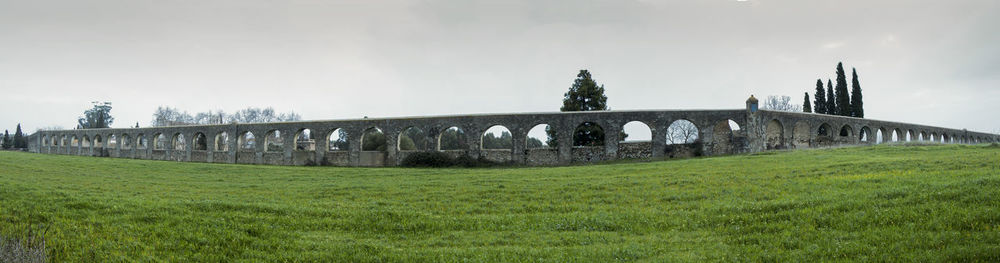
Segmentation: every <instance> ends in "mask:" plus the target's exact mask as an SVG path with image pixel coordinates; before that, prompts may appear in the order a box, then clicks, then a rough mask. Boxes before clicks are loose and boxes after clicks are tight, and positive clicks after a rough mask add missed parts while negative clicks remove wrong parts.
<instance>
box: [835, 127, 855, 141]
mask: <svg viewBox="0 0 1000 263" xmlns="http://www.w3.org/2000/svg"><path fill="white" fill-rule="evenodd" d="M838 135H840V137H845V138H853V137H854V128H851V125H847V124H845V125H844V126H841V127H840V132H838Z"/></svg>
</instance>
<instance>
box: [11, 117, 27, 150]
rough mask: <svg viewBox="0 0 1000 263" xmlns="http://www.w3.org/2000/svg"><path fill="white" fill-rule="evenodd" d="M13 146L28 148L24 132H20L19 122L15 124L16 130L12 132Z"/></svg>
mask: <svg viewBox="0 0 1000 263" xmlns="http://www.w3.org/2000/svg"><path fill="white" fill-rule="evenodd" d="M14 148H28V140H26V139H25V138H24V133H22V132H21V124H20V123H18V124H17V130H16V131H15V132H14Z"/></svg>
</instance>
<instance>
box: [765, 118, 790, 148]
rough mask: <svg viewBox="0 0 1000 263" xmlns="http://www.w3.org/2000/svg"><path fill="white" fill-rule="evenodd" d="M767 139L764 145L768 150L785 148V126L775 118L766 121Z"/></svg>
mask: <svg viewBox="0 0 1000 263" xmlns="http://www.w3.org/2000/svg"><path fill="white" fill-rule="evenodd" d="M766 134H767V140H766V143H767V144H766V145H765V147H766V148H767V149H768V150H772V149H784V148H785V127H784V126H783V125H781V122H780V121H778V120H777V119H774V120H771V121H770V122H768V123H767V129H766Z"/></svg>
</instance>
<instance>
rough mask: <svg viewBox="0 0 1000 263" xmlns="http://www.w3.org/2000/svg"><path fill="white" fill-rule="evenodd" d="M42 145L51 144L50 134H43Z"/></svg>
mask: <svg viewBox="0 0 1000 263" xmlns="http://www.w3.org/2000/svg"><path fill="white" fill-rule="evenodd" d="M42 146H49V136H48V135H42Z"/></svg>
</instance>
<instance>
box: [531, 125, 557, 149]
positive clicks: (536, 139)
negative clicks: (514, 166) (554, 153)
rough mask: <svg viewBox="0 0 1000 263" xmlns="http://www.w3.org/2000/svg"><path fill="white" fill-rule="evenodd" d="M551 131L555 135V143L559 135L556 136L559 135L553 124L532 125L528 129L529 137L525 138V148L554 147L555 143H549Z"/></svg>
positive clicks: (553, 139) (553, 140)
mask: <svg viewBox="0 0 1000 263" xmlns="http://www.w3.org/2000/svg"><path fill="white" fill-rule="evenodd" d="M550 132H551V133H552V136H553V138H552V142H553V144H555V143H557V142H556V141H557V140H556V138H558V137H556V136H558V134H556V132H557V131H556V130H555V129H553V128H552V126H551V125H548V124H546V123H539V124H536V125H534V126H531V129H530V130H528V134H527V135H526V136H525V137H526V138H527V139H526V140H524V143H525V149H538V148H554V146H555V145H549V133H550Z"/></svg>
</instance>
